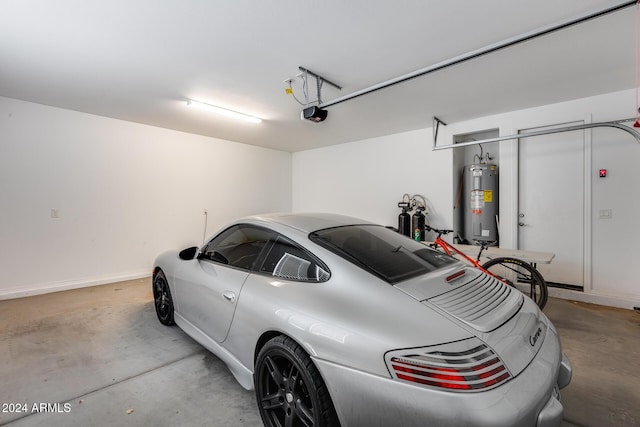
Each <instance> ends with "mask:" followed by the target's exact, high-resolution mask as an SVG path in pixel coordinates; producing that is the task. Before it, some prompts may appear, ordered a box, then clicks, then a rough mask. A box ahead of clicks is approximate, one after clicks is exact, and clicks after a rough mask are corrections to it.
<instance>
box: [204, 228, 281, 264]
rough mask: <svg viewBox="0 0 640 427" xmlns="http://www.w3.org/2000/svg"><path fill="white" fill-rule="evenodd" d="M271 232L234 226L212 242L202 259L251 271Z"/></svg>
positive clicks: (269, 238)
mask: <svg viewBox="0 0 640 427" xmlns="http://www.w3.org/2000/svg"><path fill="white" fill-rule="evenodd" d="M271 236H272V234H271V232H270V231H268V230H265V229H262V228H257V227H252V226H248V225H235V226H232V227H230V228H228V229H226V230H225V231H223V232H222V233H220V234H219V235H218V236H216V237H215V238H214V239H213V240H211V241H210V242H209V243H208V244H207V246H205V248H204V250H203V251H202V253H201V255H200V259H205V260H208V261H213V262H217V263H220V264H225V265H228V266H230V267H235V268H241V269H244V270H251V269H253V268H254V263H255V261H256V260H257V259H258V256H259V255H260V252H261V251H262V249H263V248H264V247H265V245H266V244H267V242H269V241H270V240H272V239H271Z"/></svg>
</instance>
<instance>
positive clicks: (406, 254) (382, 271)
mask: <svg viewBox="0 0 640 427" xmlns="http://www.w3.org/2000/svg"><path fill="white" fill-rule="evenodd" d="M309 238H310V239H311V240H312V241H314V242H316V243H318V244H319V245H321V246H323V247H325V248H327V249H329V250H330V251H332V252H333V253H335V254H337V255H339V256H341V257H342V258H345V259H346V260H348V261H350V262H352V263H354V264H356V265H357V266H359V267H361V268H363V269H365V270H367V271H369V272H371V273H372V274H375V275H376V276H378V277H380V278H381V279H383V280H385V281H387V282H389V283H391V284H395V283H399V282H401V281H403V280H407V279H411V278H413V277H417V276H420V275H422V274H426V273H429V272H431V271H434V270H437V269H439V268H441V267H443V266H445V265H448V264H451V263H454V262H456V260H455V259H454V258H452V257H450V256H448V255H445V254H443V253H441V252H437V251H435V250H433V249H431V248H429V247H427V246H425V245H424V244H422V243H420V242H416V241H415V240H412V239H410V238H409V237H406V236H404V235H401V234H399V233H396V232H395V231H392V230H390V229H388V228H385V227H382V226H379V225H348V226H343V227H335V228H327V229H324V230H319V231H316V232H313V233H311V234H310V235H309Z"/></svg>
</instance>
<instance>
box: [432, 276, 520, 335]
mask: <svg viewBox="0 0 640 427" xmlns="http://www.w3.org/2000/svg"><path fill="white" fill-rule="evenodd" d="M427 301H428V302H430V303H432V304H434V305H436V306H437V307H439V308H440V309H442V310H444V311H446V312H447V313H449V314H450V315H451V316H453V317H455V318H457V319H459V320H461V321H463V322H465V323H467V324H468V325H470V326H472V327H473V328H475V329H477V330H479V331H481V332H489V331H492V330H494V329H496V328H498V327H500V325H502V324H504V323H505V322H506V321H508V320H509V319H511V317H513V315H515V314H516V313H517V312H518V311H519V310H520V307H521V306H522V303H523V302H524V297H523V296H522V294H521V293H520V292H519V291H518V290H516V289H514V288H512V287H511V286H508V285H506V284H504V283H502V282H501V281H499V280H498V279H496V278H495V277H492V276H489V275H487V274H484V273H482V274H479V275H478V276H477V277H476V278H474V279H473V280H471V281H469V282H467V283H465V284H463V285H460V286H458V287H457V288H455V289H453V290H451V291H449V292H447V293H445V294H442V295H439V296H437V297H434V298H431V299H429V300H427Z"/></svg>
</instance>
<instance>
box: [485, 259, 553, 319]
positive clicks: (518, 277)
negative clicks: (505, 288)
mask: <svg viewBox="0 0 640 427" xmlns="http://www.w3.org/2000/svg"><path fill="white" fill-rule="evenodd" d="M482 268H484V269H485V270H487V271H489V272H490V273H491V274H493V275H495V276H497V277H499V278H500V279H502V280H504V281H505V282H507V283H508V284H509V285H511V286H513V287H515V288H516V289H518V290H520V291H521V292H522V293H524V294H525V295H528V296H529V298H531V299H532V300H533V301H534V302H535V303H536V304H538V307H540V309H541V310H542V309H543V308H544V306H545V304H546V303H547V297H548V291H547V284H546V282H545V281H544V279H543V278H542V274H540V272H538V270H536V269H535V268H534V267H533V266H532V265H531V264H529V263H527V262H525V261H522V260H520V259H517V258H494V259H490V260H489V261H487V262H485V263H484V264H483V265H482Z"/></svg>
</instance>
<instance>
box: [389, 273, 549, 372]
mask: <svg viewBox="0 0 640 427" xmlns="http://www.w3.org/2000/svg"><path fill="white" fill-rule="evenodd" d="M436 273H437V274H436ZM396 287H397V288H398V289H400V290H402V291H403V292H405V293H406V294H408V295H410V296H412V297H413V298H415V299H417V300H418V301H420V302H421V303H423V304H424V305H426V306H428V307H430V308H433V309H435V310H436V311H438V312H440V313H441V314H442V315H444V316H445V317H448V318H450V319H452V320H454V321H455V322H456V323H458V324H459V325H461V326H463V327H465V328H466V329H467V330H468V331H470V332H471V333H473V334H474V335H476V336H477V337H478V338H480V339H482V340H483V341H484V342H486V343H487V344H488V345H489V346H491V347H492V348H493V349H494V350H495V351H496V352H497V353H498V354H499V355H500V356H501V358H502V359H503V361H504V362H505V364H506V365H507V367H508V368H509V370H510V371H511V373H512V375H514V376H515V375H517V374H518V373H520V372H521V371H522V370H523V369H524V368H525V367H526V366H527V365H528V364H529V363H530V362H531V360H532V359H533V358H534V357H535V355H536V354H537V352H538V350H539V349H540V347H541V346H542V342H543V341H544V340H545V339H546V337H547V329H548V321H547V320H546V317H545V316H544V315H543V314H542V312H540V310H539V309H538V307H537V306H536V305H535V303H533V302H532V301H531V300H529V299H528V298H525V297H524V295H523V294H522V293H521V292H519V291H518V290H516V289H515V288H513V287H510V286H507V285H505V284H504V283H502V282H500V281H499V280H497V279H495V278H494V277H491V276H489V275H487V274H485V273H482V272H481V271H479V270H478V269H475V268H472V267H467V266H462V265H460V264H457V265H455V266H452V267H451V268H447V269H442V270H438V271H437V272H434V273H432V274H428V275H425V276H422V277H419V278H416V279H412V280H409V281H406V282H402V283H400V284H397V285H396Z"/></svg>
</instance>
